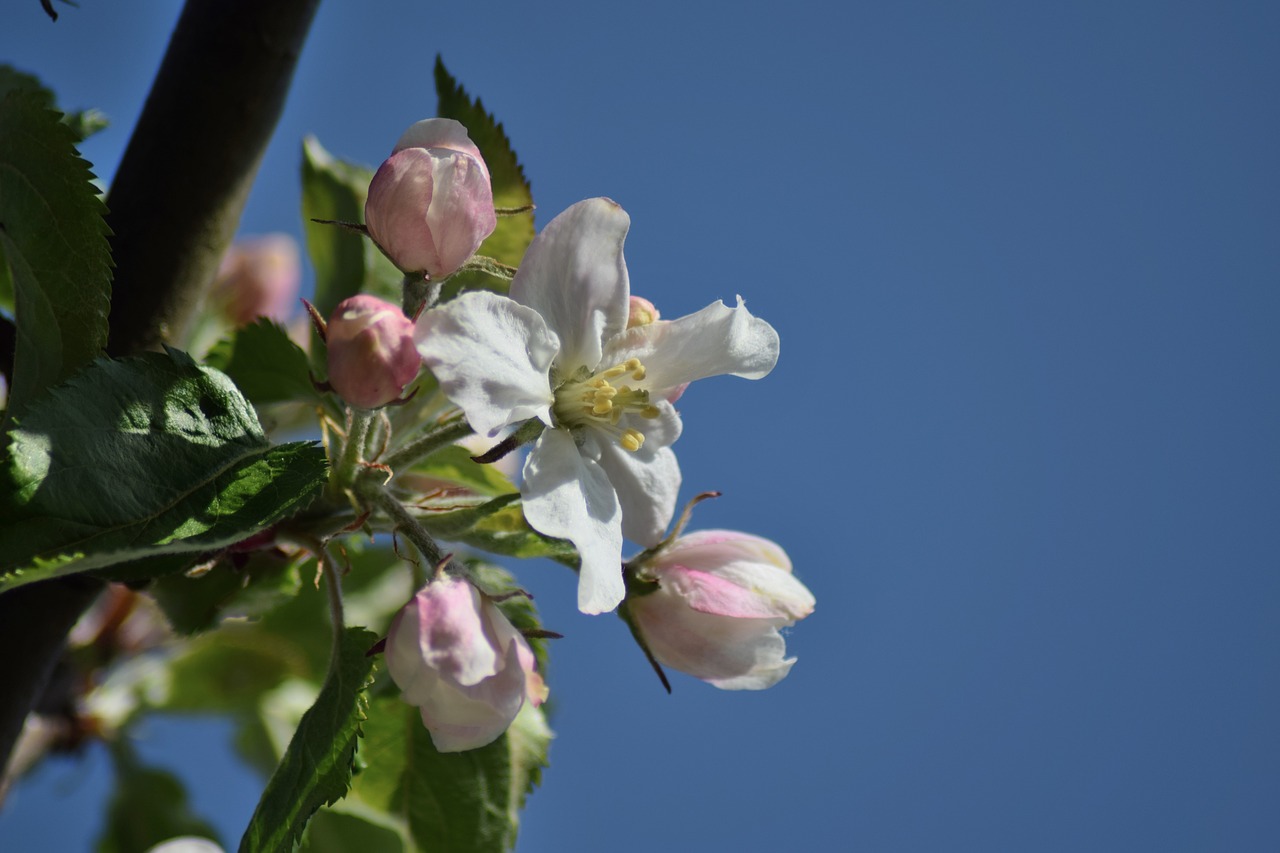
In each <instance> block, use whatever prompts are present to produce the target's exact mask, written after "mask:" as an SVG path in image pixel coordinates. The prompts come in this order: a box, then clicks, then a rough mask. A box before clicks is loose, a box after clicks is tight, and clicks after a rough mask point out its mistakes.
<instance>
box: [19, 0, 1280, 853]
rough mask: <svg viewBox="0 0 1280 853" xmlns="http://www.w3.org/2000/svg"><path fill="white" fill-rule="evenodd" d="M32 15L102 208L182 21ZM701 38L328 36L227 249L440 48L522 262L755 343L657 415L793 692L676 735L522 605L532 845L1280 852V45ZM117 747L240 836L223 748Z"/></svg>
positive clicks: (594, 636) (721, 14)
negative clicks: (771, 602) (764, 566)
mask: <svg viewBox="0 0 1280 853" xmlns="http://www.w3.org/2000/svg"><path fill="white" fill-rule="evenodd" d="M171 5H172V4H171ZM60 8H61V11H62V18H61V19H60V20H59V21H58V23H57V24H50V23H49V22H48V21H47V19H45V17H44V15H43V13H42V12H41V11H40V9H39V5H38V3H37V2H35V0H30V1H29V2H24V3H22V4H13V8H10V9H9V10H8V11H7V12H6V15H5V18H6V20H5V27H4V34H3V35H0V59H5V60H8V61H10V62H13V63H14V64H16V65H18V66H19V67H21V68H24V69H26V70H30V71H34V72H36V73H39V74H40V75H42V76H43V77H44V78H45V80H46V81H47V82H48V83H49V84H50V85H52V86H53V87H54V88H55V89H56V90H57V92H58V94H59V96H60V98H61V99H62V101H63V103H65V104H66V105H67V106H69V107H88V106H97V107H99V108H101V109H103V110H104V111H105V112H107V113H108V114H109V115H110V116H111V117H112V119H113V120H114V124H113V126H112V127H111V129H109V130H107V131H106V132H104V133H102V134H100V135H99V136H98V137H95V138H93V139H91V140H90V141H89V142H88V143H87V144H86V146H85V155H86V157H88V159H90V160H92V161H93V162H94V163H95V165H96V167H97V171H98V173H99V174H100V175H102V176H104V177H109V176H110V174H111V172H112V170H113V169H114V165H115V163H116V162H117V161H118V158H119V155H120V152H121V151H122V149H123V146H124V144H125V142H126V140H127V135H128V131H129V129H130V128H131V127H132V123H133V120H134V119H135V117H136V115H137V113H138V111H139V110H140V108H141V103H142V98H143V96H144V93H145V89H146V86H147V84H148V81H149V79H150V76H151V75H152V74H153V72H154V69H155V67H156V64H157V63H158V61H159V57H160V55H161V53H162V51H163V48H164V43H165V39H166V37H167V34H168V31H169V30H170V28H171V27H172V22H173V20H174V18H175V17H176V7H173V8H170V9H169V11H167V12H165V13H163V14H161V13H158V12H157V11H156V10H155V9H154V8H149V9H148V10H147V11H146V12H145V13H143V12H141V11H139V10H136V9H133V8H131V7H120V6H118V5H117V4H108V3H105V2H102V0H83V2H82V3H81V8H79V9H74V8H70V7H60ZM729 8H730V7H728V6H722V7H716V6H714V4H692V3H688V2H685V3H668V2H652V3H645V4H632V5H630V6H627V7H626V8H625V9H619V8H614V7H613V6H611V5H609V4H598V3H585V2H583V3H571V2H555V0H549V2H543V3H538V4H510V7H509V8H505V9H501V8H499V7H498V6H493V7H486V10H487V11H486V12H485V13H483V14H481V13H479V12H477V11H476V10H477V7H475V6H474V4H435V3H432V4H427V3H408V2H400V3H394V2H387V3H381V4H376V5H375V4H339V3H331V4H329V5H327V6H325V7H324V8H322V10H321V12H320V14H319V17H318V19H317V21H316V25H315V29H314V31H313V34H312V38H311V40H310V42H309V43H308V46H307V48H306V51H305V53H304V54H303V57H302V61H301V65H300V69H299V72H298V77H297V79H296V81H295V87H294V91H293V93H292V96H291V98H290V101H289V104H288V107H287V109H286V112H285V115H284V118H283V120H282V122H281V125H280V127H279V129H278V131H277V135H276V138H275V141H274V143H273V145H272V147H271V149H270V151H269V152H268V155H267V157H266V159H265V161H264V163H263V166H262V171H261V173H260V178H259V183H258V186H257V187H256V189H255V190H254V192H253V195H252V196H251V198H250V202H249V207H248V209H247V211H246V213H245V217H244V221H243V228H242V231H243V232H244V233H247V234H252V233H262V232H265V231H273V230H285V231H290V232H293V233H295V234H296V233H299V231H300V222H299V214H298V204H299V202H298V169H299V144H300V139H301V137H302V136H303V135H304V134H306V133H314V134H316V135H317V136H318V137H319V138H320V140H321V142H322V143H323V144H324V145H325V146H326V147H327V148H328V149H329V150H330V151H332V152H334V153H335V154H338V155H340V156H343V157H347V158H350V159H354V160H358V161H363V162H365V163H368V164H371V165H376V164H377V162H379V161H380V160H381V159H382V157H384V156H385V155H386V153H387V152H388V151H389V149H390V147H391V145H392V144H393V143H394V141H395V139H396V138H397V137H398V135H399V134H400V132H401V131H402V130H403V129H404V128H405V127H407V126H408V125H409V124H410V123H412V122H413V121H415V120H417V119H420V118H423V117H426V116H428V115H430V114H431V112H432V111H433V109H434V103H435V101H434V94H433V89H432V82H431V75H430V69H431V64H432V62H433V60H434V57H435V54H436V53H437V52H440V53H442V54H443V56H444V59H445V62H446V63H447V64H448V66H449V68H450V69H451V70H452V71H453V73H454V74H455V75H456V76H457V77H458V78H459V79H460V80H461V81H462V82H463V84H464V85H465V86H466V87H467V88H468V89H469V90H470V91H472V92H473V93H478V94H480V95H481V96H482V97H483V100H484V102H485V104H486V106H487V107H488V108H490V109H491V110H493V111H494V112H495V113H496V114H497V115H498V117H499V118H500V119H501V120H502V121H503V122H504V123H505V125H506V128H507V131H508V133H509V135H510V136H511V138H512V140H513V143H514V145H515V147H516V150H517V151H518V153H519V154H520V157H521V159H522V161H523V162H524V165H525V169H526V174H528V175H529V177H530V179H531V181H532V185H533V193H534V198H535V201H536V202H537V204H538V206H539V222H540V223H545V222H546V221H547V220H548V219H549V218H550V217H551V216H552V215H554V214H555V213H557V212H559V211H560V210H562V209H564V208H565V207H567V206H568V205H569V204H571V203H573V202H574V201H577V200H578V199H581V198H585V197H589V196H594V195H608V196H610V197H612V198H614V199H616V200H617V201H618V202H619V203H621V204H622V205H623V206H624V207H625V208H626V209H627V210H628V211H629V212H630V214H631V217H632V230H631V234H630V236H629V238H628V242H627V259H628V263H629V267H630V271H631V281H632V288H633V290H634V292H636V293H638V294H641V295H645V296H647V297H649V298H650V299H652V300H653V301H654V302H655V303H656V304H657V305H658V306H659V307H660V308H661V309H662V311H663V313H664V315H666V316H678V315H681V314H684V313H688V312H690V311H694V310H697V309H698V308H701V307H702V306H704V305H705V304H707V303H708V302H711V301H713V300H714V299H718V298H723V299H726V300H729V299H731V298H732V297H733V296H734V295H735V294H742V295H743V296H744V298H746V300H747V302H748V304H749V305H750V307H751V309H752V311H753V313H756V314H757V315H759V316H762V317H764V318H766V319H768V320H769V321H770V322H772V323H773V324H774V326H775V327H776V328H777V329H778V331H779V333H780V334H781V337H782V358H781V362H780V364H779V366H778V368H777V370H775V372H774V373H773V374H772V375H771V376H769V377H768V378H767V379H765V380H762V381H760V382H755V383H748V382H743V381H741V380H734V379H720V380H713V381H710V382H707V383H702V384H700V385H699V386H697V387H695V388H694V389H693V390H692V391H691V392H690V393H689V394H688V395H686V397H685V398H684V399H682V400H681V409H682V412H683V414H684V418H685V433H684V436H683V437H682V438H681V440H680V442H679V443H678V444H677V445H676V450H677V453H678V454H679V455H680V459H681V464H682V468H683V470H684V482H685V490H686V496H691V495H692V494H694V493H696V492H698V491H702V490H706V489H719V490H721V491H722V492H724V493H725V497H723V498H722V499H720V500H719V501H716V502H713V503H712V504H709V505H708V504H704V505H703V506H702V507H701V508H700V510H699V512H698V514H697V516H696V517H695V524H696V525H697V526H702V527H710V526H717V527H730V528H737V529H742V530H747V531H750V532H754V533H758V534H760V535H764V536H768V537H770V538H773V539H775V540H777V541H778V542H779V543H781V544H782V545H783V546H784V547H786V548H787V549H788V551H789V552H790V554H791V555H792V558H793V560H794V562H795V565H796V567H797V572H798V574H799V575H800V577H801V578H802V579H803V580H804V581H805V582H806V583H807V584H808V585H809V586H810V587H811V588H812V589H813V590H814V592H815V594H816V595H817V597H818V608H817V612H816V613H815V614H814V615H813V616H812V617H811V618H810V619H809V620H807V621H806V622H803V623H801V624H800V625H799V626H797V627H796V628H795V629H794V630H793V632H792V633H791V634H790V636H789V648H790V650H791V651H792V653H794V654H795V655H797V656H798V657H799V663H798V664H797V665H796V667H795V669H794V670H793V671H792V673H791V675H790V676H789V677H788V678H787V679H786V680H785V681H783V682H782V683H781V684H779V685H778V686H777V687H775V688H773V689H771V690H769V691H767V692H764V693H760V694H742V693H722V692H719V691H716V690H715V689H713V688H711V687H708V686H706V685H704V684H702V683H700V682H697V681H695V680H693V679H689V678H685V677H677V678H675V681H674V686H675V693H674V695H672V696H667V695H666V694H665V693H663V692H662V691H661V689H660V688H659V686H658V685H657V683H656V681H655V680H654V679H653V677H652V675H651V673H650V672H649V671H648V669H647V665H646V664H645V662H644V660H643V658H642V657H641V656H640V654H639V653H638V652H637V651H636V650H635V649H634V647H633V646H632V645H631V644H630V641H629V639H628V637H627V635H626V632H625V630H624V629H623V627H622V626H621V624H620V623H619V622H618V621H617V620H616V619H613V618H611V617H596V618H589V617H585V616H582V615H580V614H578V613H577V612H576V611H575V609H574V607H573V600H574V599H573V589H574V583H573V578H572V576H571V575H569V573H567V572H565V571H563V570H562V569H557V568H556V567H554V566H550V565H541V564H537V565H528V566H520V567H519V569H520V577H521V579H522V581H524V582H525V583H526V584H527V585H528V586H530V588H532V589H533V590H534V591H535V593H536V594H537V596H538V603H539V605H540V607H541V609H542V611H543V613H544V617H545V620H546V621H547V623H548V625H549V627H551V628H554V629H555V630H558V631H561V632H562V633H564V634H565V635H566V639H564V640H561V641H559V642H558V643H557V644H556V646H555V648H554V649H553V654H554V657H553V661H552V670H551V673H550V685H551V689H552V692H553V695H554V696H555V697H556V701H557V714H556V717H555V719H554V720H553V725H554V726H555V728H556V730H557V733H558V738H557V740H556V742H555V744H554V746H553V750H552V767H551V769H550V770H549V771H548V773H547V774H546V777H545V785H544V787H543V788H542V789H541V790H539V791H538V792H537V793H536V794H535V795H534V796H533V798H532V799H531V801H530V803H529V807H528V809H527V811H526V813H525V822H524V829H523V832H522V837H521V840H520V844H519V848H518V849H519V850H520V851H522V853H536V852H537V851H563V850H605V849H607V850H611V851H621V853H627V851H641V850H645V851H648V850H651V849H654V848H655V847H661V849H664V850H668V851H685V850H689V851H692V850H765V849H806V850H847V849H860V850H861V849H866V850H891V851H897V850H902V851H912V850H1064V851H1065V850H1081V849H1093V850H1134V849H1148V850H1157V849H1158V850H1167V851H1173V850H1208V849H1215V850H1233V851H1247V850H1260V851H1261V850H1275V849H1277V848H1278V847H1280V819H1278V818H1277V817H1276V813H1275V802H1276V799H1277V795H1280V727H1277V726H1276V723H1275V721H1276V720H1277V719H1280V572H1278V571H1277V569H1278V568H1280V566H1278V562H1280V557H1278V555H1280V524H1278V523H1277V510H1278V509H1280V393H1278V387H1280V386H1278V382H1277V380H1278V379H1280V347H1277V329H1278V328H1280V238H1278V236H1277V235H1280V157H1277V156H1276V152H1277V151H1280V111H1278V109H1277V104H1278V103H1280V97H1278V95H1280V92H1277V88H1278V86H1280V51H1278V50H1277V49H1276V45H1277V39H1278V38H1280V7H1278V6H1276V5H1275V4H1269V3H1261V2H1260V3H1242V2H1226V3H1223V2H1216V3H1215V2H1204V3H1188V2H1160V3H1154V2H1128V3H1077V4H1044V3H1012V2H1006V3H998V2H987V3H950V2H932V3H930V2H918V3H895V4H853V5H852V8H845V4H835V3H818V2H804V0H798V1H797V2H792V3H787V4H763V3H743V4H734V5H733V6H732V11H723V10H726V9H729ZM101 45H110V47H109V49H107V48H102V47H100V46H101ZM104 50H105V51H106V53H107V54H108V55H109V56H111V57H112V59H111V60H110V61H109V62H106V63H103V62H99V61H98V59H97V58H98V57H99V56H102V55H103V53H104ZM173 144H175V145H181V144H182V140H181V139H179V138H175V139H174V141H173ZM198 166H199V164H193V168H198ZM193 733H194V734H193ZM145 734H146V740H145V741H144V742H143V743H142V744H141V748H142V749H143V750H144V754H146V755H148V756H149V757H154V758H156V759H157V760H164V761H166V762H169V763H171V765H172V766H174V767H177V768H179V769H180V770H181V772H183V773H184V774H185V776H186V778H188V780H189V782H190V785H191V793H192V796H193V799H194V804H195V807H196V809H197V810H199V811H201V812H202V813H204V814H206V815H207V816H208V817H210V818H211V819H213V820H214V821H215V822H216V823H217V825H219V826H220V827H223V829H224V832H225V834H226V835H227V837H228V838H229V839H235V838H238V837H239V834H240V830H241V828H242V827H243V825H244V823H245V821H246V820H247V818H248V815H249V814H250V813H251V811H252V808H253V805H254V803H255V802H256V799H257V795H258V793H259V791H258V789H257V788H256V787H255V785H256V784H257V783H256V782H255V781H254V779H253V777H252V776H251V775H249V774H248V773H247V771H244V770H243V769H241V768H238V767H237V766H235V765H234V763H233V762H231V761H230V760H229V759H226V758H220V757H219V754H220V753H221V752H223V751H225V750H224V746H225V742H226V734H225V731H224V730H223V729H220V728H218V727H216V726H208V725H197V726H195V727H194V728H193V727H192V726H191V725H190V724H183V723H176V722H172V721H158V722H156V723H154V724H153V725H152V726H150V727H149V728H148V730H147V731H146V732H145ZM109 779H110V773H109V770H108V768H107V764H106V761H105V758H104V757H103V756H102V755H101V754H100V753H98V752H96V751H92V752H91V753H90V755H89V757H88V759H87V762H86V764H83V765H81V764H74V763H70V762H66V763H58V764H51V765H49V766H47V767H46V768H45V769H44V770H43V771H42V772H41V773H40V775H39V776H38V777H36V778H35V779H34V780H33V781H32V782H31V783H30V784H29V785H27V786H26V787H25V788H22V789H19V790H18V791H17V792H16V793H15V795H14V796H13V798H12V799H11V801H10V803H9V807H8V808H7V809H6V811H5V812H4V813H0V847H3V848H4V849H6V850H17V851H25V850H37V849H38V850H49V849H57V850H62V849H67V850H76V849H81V848H82V847H84V846H85V845H86V844H87V843H88V839H91V838H93V837H94V835H95V833H96V831H97V828H98V823H97V822H98V820H99V819H100V818H99V811H98V809H99V808H100V803H101V800H102V797H103V796H104V791H105V790H106V789H107V787H108V786H109ZM68 815H71V816H72V817H71V818H68Z"/></svg>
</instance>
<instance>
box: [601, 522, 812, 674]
mask: <svg viewBox="0 0 1280 853" xmlns="http://www.w3.org/2000/svg"><path fill="white" fill-rule="evenodd" d="M633 568H634V570H635V571H636V572H637V576H638V577H639V578H640V579H641V580H648V581H653V582H656V584H657V588H656V589H655V590H654V591H653V592H649V593H642V594H638V595H635V594H633V595H631V596H629V597H628V598H627V601H626V604H625V605H624V607H626V609H627V611H628V614H629V615H630V617H631V619H632V620H633V621H634V623H635V627H636V629H637V630H638V631H639V632H640V635H641V636H642V637H643V638H644V641H645V643H646V644H647V645H648V647H649V651H650V652H652V654H653V656H654V658H655V659H656V660H657V661H658V662H659V663H661V664H664V665H666V666H669V667H671V668H672V669H678V670H680V671H681V672H687V673H688V674H690V675H692V676H695V677H697V678H701V679H702V680H703V681H706V682H709V683H711V684H714V685H715V686H716V687H720V688H723V689H725V690H762V689H764V688H766V687H771V686H773V685H774V684H776V683H778V682H779V681H781V680H782V679H783V678H784V677H785V676H786V674H787V673H788V672H789V671H790V670H791V666H792V665H793V664H794V663H795V662H796V659H795V658H787V657H784V655H785V654H786V643H785V642H784V641H783V639H782V635H781V633H779V629H780V628H784V627H787V626H789V625H792V624H794V623H795V622H796V621H797V620H799V619H803V618H804V617H806V616H808V615H809V614H810V613H812V612H813V605H814V599H813V594H812V593H811V592H809V590H808V589H807V588H806V587H805V585H804V584H802V583H800V581H798V580H796V578H795V576H794V575H792V574H791V560H790V559H789V558H788V557H787V554H786V552H785V551H783V550H782V548H780V547H779V546H778V545H777V544H775V543H773V542H770V541H769V540H768V539H761V538H760V537H758V536H751V535H749V534H746V533H738V532H736V531H732V530H701V531H697V532H695V533H690V534H688V535H685V536H681V537H679V538H678V539H676V540H675V541H674V542H672V543H671V544H670V545H667V546H665V547H663V548H661V549H659V550H658V552H657V553H656V554H655V555H654V556H652V557H650V558H648V559H647V560H646V561H644V562H643V563H641V564H639V565H638V566H633Z"/></svg>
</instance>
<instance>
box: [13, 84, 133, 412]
mask: <svg viewBox="0 0 1280 853" xmlns="http://www.w3.org/2000/svg"><path fill="white" fill-rule="evenodd" d="M3 76H4V80H5V81H7V85H9V86H10V87H15V88H10V89H9V91H8V93H7V94H5V95H4V96H3V99H2V100H0V266H4V267H6V268H7V270H6V273H5V275H3V276H0V280H3V281H6V282H8V283H9V284H8V285H6V286H5V288H4V290H5V291H6V292H4V293H0V300H3V301H4V304H3V305H0V307H4V308H5V309H6V310H10V311H12V312H13V313H14V316H15V320H16V323H17V327H18V332H17V337H18V340H17V349H16V353H15V358H14V373H13V377H12V379H13V382H12V384H11V385H10V388H9V404H8V405H9V417H10V424H11V423H12V419H13V418H14V417H20V416H21V415H22V414H23V412H24V410H25V409H26V408H27V407H28V406H29V405H30V404H31V403H32V401H33V400H34V399H35V398H36V397H37V396H38V395H39V394H40V392H41V391H43V390H44V389H45V388H48V387H50V386H52V385H55V384H57V383H58V382H61V381H63V380H64V379H66V378H67V377H69V376H70V375H71V374H72V373H74V372H75V371H76V370H77V369H78V368H79V367H80V366H81V365H83V364H85V363H86V362H89V361H91V360H93V359H94V358H95V357H96V356H97V355H98V354H99V353H100V352H101V350H102V348H103V346H104V345H105V344H106V341H107V312H108V309H109V305H110V288H111V256H110V249H109V248H108V246H107V226H106V223H105V222H104V220H103V213H104V212H105V208H104V207H103V205H102V201H101V200H100V199H99V198H98V195H97V190H96V189H95V188H94V186H93V184H92V183H91V181H92V179H93V175H92V174H91V173H90V171H89V165H88V164H87V163H85V161H83V160H81V159H80V157H79V155H78V154H77V153H76V150H75V144H74V143H75V135H74V134H73V132H72V131H71V129H70V128H68V127H67V126H66V125H64V124H62V123H60V122H59V120H58V119H59V116H58V113H56V112H53V111H51V109H50V106H51V103H52V96H51V95H50V94H49V92H48V91H47V90H45V89H42V88H37V89H31V88H27V87H25V86H22V85H20V83H21V81H22V80H29V79H32V78H29V77H28V76H27V75H21V74H18V73H17V72H13V71H12V70H11V69H9V70H7V71H6V73H5V75H3Z"/></svg>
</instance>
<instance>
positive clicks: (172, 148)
mask: <svg viewBox="0 0 1280 853" xmlns="http://www.w3.org/2000/svg"><path fill="white" fill-rule="evenodd" d="M318 5H319V0H273V2H270V3H264V2H262V0H187V4H186V7H185V8H184V9H183V11H182V17H181V18H180V19H179V20H178V26H177V28H176V29H175V30H174V33H173V37H172V39H171V40H170V42H169V49H168V51H167V52H166V53H165V57H164V62H163V63H162V64H161V66H160V71H159V74H158V75H157V77H156V81H155V83H154V84H153V86H152V88H151V94H150V95H148V96H147V104H146V107H145V108H144V109H143V111H142V116H141V118H139V119H138V126H137V127H136V128H135V129H134V132H133V136H132V137H131V138H130V140H129V147H128V149H126V151H125V153H124V159H123V160H121V162H120V168H119V170H118V171H117V172H116V177H115V180H114V181H113V182H112V185H111V191H110V192H109V193H108V195H107V208H108V209H109V210H110V213H109V214H108V215H107V224H109V225H110V226H111V230H112V231H113V232H114V234H115V236H114V237H113V238H112V240H111V248H112V255H113V258H114V260H115V265H116V272H115V285H114V288H113V289H114V292H113V293H112V297H111V299H112V302H111V338H110V341H109V343H108V345H107V351H108V352H109V353H111V354H112V355H123V354H126V353H130V352H136V351H138V350H140V349H152V348H155V347H156V346H158V345H159V344H160V342H161V341H162V340H163V339H164V338H165V337H166V335H167V333H173V334H175V335H176V333H179V332H181V331H182V329H183V328H184V327H185V326H186V324H187V322H188V321H189V320H190V319H191V315H192V313H193V312H194V310H195V309H196V308H198V307H199V301H200V292H201V289H202V288H203V287H205V286H206V285H207V284H208V283H209V282H210V281H212V280H213V277H214V275H215V274H216V273H217V270H218V263H219V261H220V260H221V259H222V255H223V252H225V251H226V248H227V245H228V244H229V243H230V242H231V237H232V236H233V235H234V234H235V229H236V226H237V224H238V223H239V221H240V213H241V211H242V210H243V209H244V202H245V199H246V198H247V197H248V194H249V188H250V186H251V185H252V184H253V178H254V176H255V174H256V173H257V171H258V164H259V162H260V161H261V159H262V154H263V152H264V151H265V150H266V147H267V142H268V140H270V138H271V134H272V131H274V129H275V125H276V121H277V119H278V118H279V116H280V111H281V109H282V108H283V107H284V100H285V95H286V93H287V92H288V90H289V83H290V81H291V80H292V78H293V71H294V68H295V66H296V65H297V61H298V55H299V53H300V52H301V50H302V44H303V41H304V40H305V38H306V34H307V29H308V28H309V26H310V24H311V19H312V17H313V16H314V15H315V11H316V7H317V6H318Z"/></svg>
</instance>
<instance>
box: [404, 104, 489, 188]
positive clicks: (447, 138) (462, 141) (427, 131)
mask: <svg viewBox="0 0 1280 853" xmlns="http://www.w3.org/2000/svg"><path fill="white" fill-rule="evenodd" d="M406 148H450V149H452V150H454V151H460V152H462V153H463V154H469V155H471V156H472V157H474V158H476V160H478V161H479V162H480V168H482V169H484V177H485V181H486V182H488V179H489V167H488V166H486V165H485V162H484V157H482V156H481V155H480V149H479V148H477V147H476V144H475V143H474V142H472V141H471V137H470V136H468V135H467V129H466V128H465V127H463V126H462V123H461V122H457V121H454V120H453V119H451V118H426V119H423V120H422V121H419V122H414V123H413V124H411V125H410V126H409V129H408V130H406V131H405V132H404V133H402V134H400V138H399V139H398V140H397V141H396V147H395V148H393V149H391V153H392V154H395V153H397V152H400V151H403V150H404V149H406Z"/></svg>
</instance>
